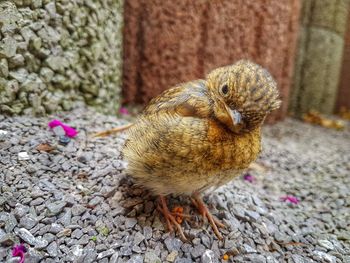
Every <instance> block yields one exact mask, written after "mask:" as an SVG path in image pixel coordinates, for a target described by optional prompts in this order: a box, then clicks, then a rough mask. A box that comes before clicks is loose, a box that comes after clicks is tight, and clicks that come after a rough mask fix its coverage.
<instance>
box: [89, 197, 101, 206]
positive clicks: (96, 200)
mask: <svg viewBox="0 0 350 263" xmlns="http://www.w3.org/2000/svg"><path fill="white" fill-rule="evenodd" d="M102 201H103V198H102V197H101V196H95V197H94V198H92V199H91V200H90V201H89V205H91V206H96V205H98V204H99V203H101V202H102Z"/></svg>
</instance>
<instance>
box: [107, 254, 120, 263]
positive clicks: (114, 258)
mask: <svg viewBox="0 0 350 263" xmlns="http://www.w3.org/2000/svg"><path fill="white" fill-rule="evenodd" d="M118 258H119V253H118V252H115V253H114V254H113V255H112V256H111V259H110V260H109V263H117V262H118Z"/></svg>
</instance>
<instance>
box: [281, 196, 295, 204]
mask: <svg viewBox="0 0 350 263" xmlns="http://www.w3.org/2000/svg"><path fill="white" fill-rule="evenodd" d="M281 200H282V201H283V202H290V203H292V204H298V203H299V202H300V201H299V199H298V198H297V197H295V196H292V195H287V196H283V197H281Z"/></svg>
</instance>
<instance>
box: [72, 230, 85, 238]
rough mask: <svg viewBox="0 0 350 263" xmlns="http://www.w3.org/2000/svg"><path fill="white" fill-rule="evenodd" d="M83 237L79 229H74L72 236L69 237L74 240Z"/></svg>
mask: <svg viewBox="0 0 350 263" xmlns="http://www.w3.org/2000/svg"><path fill="white" fill-rule="evenodd" d="M82 235H83V231H82V230H81V229H75V230H74V231H73V232H72V234H71V237H72V238H76V239H79V238H81V237H82Z"/></svg>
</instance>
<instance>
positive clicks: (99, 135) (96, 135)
mask: <svg viewBox="0 0 350 263" xmlns="http://www.w3.org/2000/svg"><path fill="white" fill-rule="evenodd" d="M133 125H134V124H133V123H129V124H125V125H122V126H119V127H115V128H113V129H110V130H105V131H101V132H98V133H95V134H93V137H105V136H108V135H112V134H115V133H118V132H121V131H124V130H126V129H129V128H130V127H131V126H133Z"/></svg>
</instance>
